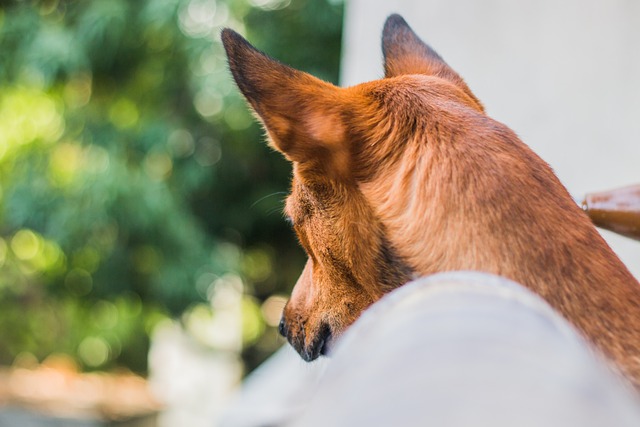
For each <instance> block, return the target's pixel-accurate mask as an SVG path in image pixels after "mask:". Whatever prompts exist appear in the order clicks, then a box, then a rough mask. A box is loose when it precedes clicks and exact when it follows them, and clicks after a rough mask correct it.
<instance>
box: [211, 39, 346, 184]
mask: <svg viewBox="0 0 640 427" xmlns="http://www.w3.org/2000/svg"><path fill="white" fill-rule="evenodd" d="M222 42H223V44H224V47H225V50H226V52H227V57H228V59H229V68H230V69H231V73H232V74H233V77H234V79H235V81H236V83H237V85H238V87H239V89H240V91H241V92H242V93H243V95H244V96H245V98H246V99H247V101H248V102H249V104H250V105H251V107H252V108H253V110H254V111H255V112H256V114H257V115H258V117H259V119H260V120H261V121H262V123H263V125H264V127H265V129H266V131H267V134H268V137H269V140H270V144H271V145H272V147H274V148H275V149H276V150H278V151H280V152H281V153H283V154H284V155H285V157H287V158H288V159H289V160H291V161H294V162H298V163H300V164H313V165H314V167H313V168H307V169H315V170H318V169H322V172H324V173H332V174H333V173H337V174H343V173H347V170H348V162H349V159H348V150H347V148H346V128H345V125H344V123H343V113H342V112H343V111H344V105H343V104H344V102H343V100H342V97H341V89H340V88H338V87H336V86H334V85H332V84H330V83H327V82H324V81H322V80H320V79H317V78H315V77H313V76H311V75H310V74H307V73H304V72H302V71H298V70H295V69H293V68H291V67H288V66H286V65H284V64H281V63H280V62H278V61H276V60H274V59H271V58H269V57H268V56H267V55H265V54H264V53H262V52H260V51H258V50H257V49H256V48H254V47H253V46H252V45H251V44H249V42H248V41H247V40H245V39H244V38H243V37H242V36H240V35H239V34H238V33H236V32H234V31H233V30H229V29H224V30H223V31H222ZM318 165H320V166H321V167H320V168H318ZM328 169H330V170H328Z"/></svg>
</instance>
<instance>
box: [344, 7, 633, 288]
mask: <svg viewBox="0 0 640 427" xmlns="http://www.w3.org/2000/svg"><path fill="white" fill-rule="evenodd" d="M393 12H397V13H400V14H401V15H402V16H403V17H404V18H405V19H406V20H407V22H408V23H409V25H411V27H412V28H413V29H414V30H415V31H416V32H417V33H418V35H420V36H421V37H422V39H423V40H425V41H426V42H427V43H429V44H430V45H431V46H432V47H433V48H434V49H435V50H436V51H437V52H438V53H440V55H441V56H442V57H443V58H444V59H445V60H446V61H447V62H448V63H449V65H451V66H452V67H453V68H454V69H455V70H456V71H458V73H459V74H460V75H461V76H462V77H463V78H464V79H465V80H466V82H467V83H468V85H469V87H470V88H471V90H472V91H474V93H475V94H476V96H478V97H479V98H480V100H481V101H482V102H483V103H484V104H485V107H486V109H487V112H488V114H489V115H491V116H492V117H493V118H495V119H497V120H499V121H501V122H503V123H505V124H507V125H508V126H509V127H511V128H512V129H513V130H515V131H516V132H517V133H518V134H519V135H520V137H521V138H522V139H523V140H524V142H526V143H527V144H529V146H531V147H532V148H533V149H534V150H535V151H536V152H537V153H538V154H539V155H540V156H541V157H542V158H543V159H545V160H546V161H547V162H548V163H550V164H551V166H552V167H553V168H554V169H555V171H556V173H557V175H558V176H559V177H560V179H561V181H562V182H563V183H564V184H565V185H566V186H567V188H568V189H569V191H570V192H571V193H572V194H573V195H574V197H575V198H577V199H581V198H582V196H583V195H584V194H585V193H587V192H593V191H599V190H606V189H611V188H615V187H621V186H625V185H629V184H635V183H640V1H637V0H537V1H521V0H415V1H411V0H347V9H346V20H345V36H344V41H343V45H344V48H343V55H344V56H343V62H342V64H343V69H342V82H343V85H345V86H348V85H352V84H356V83H359V82H362V81H366V80H372V79H376V78H379V77H381V76H382V75H383V71H382V62H381V60H382V53H381V48H380V35H381V31H382V26H383V23H384V20H385V19H386V17H387V16H388V15H389V14H391V13H393ZM603 234H604V235H605V237H606V238H607V240H608V241H609V243H610V244H611V245H612V247H613V248H614V249H615V250H616V251H617V252H618V254H619V255H620V256H621V258H622V259H623V261H625V262H626V264H627V265H628V266H629V268H630V269H631V270H632V271H633V272H634V274H636V276H637V277H640V243H638V242H635V241H632V240H629V239H626V238H623V237H619V236H615V235H613V234H612V233H608V232H605V233H603Z"/></svg>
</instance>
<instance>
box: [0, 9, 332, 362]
mask: <svg viewBox="0 0 640 427" xmlns="http://www.w3.org/2000/svg"><path fill="white" fill-rule="evenodd" d="M341 15H342V4H341V2H340V1H335V0H334V1H330V0H292V1H286V0H252V1H246V0H244V1H240V0H138V1H125V0H91V1H77V0H42V1H36V0H31V1H29V0H22V1H0V208H1V209H0V363H4V364H10V363H12V362H13V361H14V360H15V358H16V357H18V358H19V357H22V356H24V355H25V354H27V355H33V356H35V357H36V358H38V359H40V360H42V359H43V358H45V357H47V356H48V355H50V354H53V353H65V354H68V355H70V356H72V357H73V358H74V359H76V360H77V362H78V363H79V364H80V365H81V366H82V367H83V368H85V369H109V368H112V367H115V366H125V367H128V368H131V369H133V370H136V371H142V372H144V370H145V369H146V357H147V356H146V355H147V350H148V345H149V336H150V333H151V331H152V329H153V327H154V325H155V324H156V323H157V322H158V321H160V320H162V319H164V318H167V317H174V318H181V319H183V321H185V319H186V317H185V316H187V315H185V314H184V313H188V314H189V316H191V317H189V319H194V318H198V316H200V317H202V316H204V317H207V316H215V310H216V307H215V304H207V301H208V300H209V299H211V296H212V295H213V294H214V293H215V291H216V287H217V286H218V284H219V283H222V282H225V280H226V281H227V282H228V275H229V274H231V275H236V276H237V275H240V277H241V278H242V279H243V280H242V283H243V287H242V291H241V292H242V293H243V295H244V296H243V300H242V301H243V302H242V307H243V308H242V312H243V313H244V317H243V319H244V321H243V332H242V336H243V342H244V347H243V350H242V351H243V356H244V358H245V361H246V362H247V365H248V367H249V368H252V367H253V366H255V365H256V364H257V363H258V362H259V361H261V360H262V359H263V358H264V357H266V356H267V355H268V354H269V353H270V352H272V351H273V350H274V349H275V347H276V346H277V345H279V344H280V343H281V341H278V340H277V339H276V335H277V334H276V332H275V328H274V327H273V326H272V325H273V323H274V321H273V319H271V320H269V319H268V317H269V316H268V315H265V314H264V312H265V311H264V310H261V309H260V308H261V307H262V308H264V304H263V302H264V301H265V300H266V299H267V297H268V296H269V295H271V294H278V293H280V294H286V293H287V292H288V291H289V290H290V288H291V286H292V285H293V283H294V282H295V280H296V278H297V275H298V274H299V272H300V270H301V266H302V263H303V255H302V253H301V251H300V250H299V249H298V248H297V244H296V243H295V239H294V236H293V234H292V232H291V231H290V230H289V229H288V227H287V226H286V225H285V224H284V222H283V221H282V219H281V214H280V210H281V208H282V200H283V197H284V195H285V192H286V191H287V190H288V180H289V174H290V167H289V165H288V164H287V162H286V161H284V159H282V158H281V156H279V155H278V154H276V153H273V152H271V150H270V149H269V148H267V147H266V145H265V144H264V143H263V135H262V130H261V129H260V128H259V126H258V125H257V124H256V123H255V121H254V120H253V118H252V117H251V114H250V113H249V111H248V109H247V107H246V105H245V103H244V101H243V100H242V99H241V97H240V95H239V93H238V91H237V89H236V88H235V86H234V84H233V82H232V80H231V78H230V76H229V73H228V70H227V66H226V59H225V56H224V53H223V49H222V46H221V44H220V42H219V31H220V29H221V28H222V27H223V26H229V27H232V28H235V29H236V30H238V31H239V32H241V33H244V34H245V35H246V36H247V37H248V38H249V40H251V41H252V42H254V43H255V44H256V46H257V47H259V48H260V49H263V50H265V51H266V52H268V53H269V54H270V55H271V56H273V57H276V58H278V59H280V60H282V61H283V62H285V63H288V64H290V65H292V66H294V67H296V68H300V69H303V70H306V71H309V72H311V73H313V74H315V75H317V76H318V77H321V78H324V79H326V80H329V81H332V82H336V81H337V77H338V64H339V52H340V38H341V26H342V25H341V24H342V19H341ZM225 277H227V279H225ZM232 277H235V276H232ZM220 286H222V285H220ZM272 311H273V310H272ZM203 313H204V314H203ZM261 313H262V314H261ZM194 316H195V317H194ZM271 317H273V315H271ZM265 319H266V322H265ZM187 323H188V322H187ZM268 324H271V326H269V325H268Z"/></svg>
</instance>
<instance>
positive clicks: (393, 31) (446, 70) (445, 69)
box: [382, 14, 484, 112]
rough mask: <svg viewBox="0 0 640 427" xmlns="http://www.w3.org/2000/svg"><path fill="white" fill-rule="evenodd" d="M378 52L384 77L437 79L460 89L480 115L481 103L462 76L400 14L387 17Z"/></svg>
mask: <svg viewBox="0 0 640 427" xmlns="http://www.w3.org/2000/svg"><path fill="white" fill-rule="evenodd" d="M382 53H383V55H384V71H385V77H395V76H402V75H409V74H425V75H428V76H434V77H439V78H441V79H443V80H446V81H448V82H450V83H453V84H454V85H456V86H457V87H458V88H460V89H462V91H463V92H464V93H465V94H466V95H467V96H469V98H471V100H472V101H473V103H474V104H475V107H476V108H477V109H478V110H479V111H481V112H484V107H483V106H482V103H481V102H480V100H479V99H478V98H476V96H475V95H474V94H473V92H471V89H469V87H468V86H467V84H466V83H465V82H464V80H463V79H462V77H460V76H459V75H458V73H456V72H455V71H453V69H452V68H451V67H449V65H448V64H447V63H446V62H445V61H444V60H443V59H442V57H441V56H440V55H438V53H437V52H436V51H435V50H433V49H432V48H431V46H429V45H428V44H426V43H425V42H423V41H422V40H421V39H420V37H418V36H417V35H416V33H415V32H414V31H413V30H412V29H411V27H410V26H409V24H407V22H406V21H405V20H404V19H403V18H402V17H401V16H400V15H397V14H394V15H391V16H389V17H388V18H387V21H386V22H385V24H384V29H383V30H382Z"/></svg>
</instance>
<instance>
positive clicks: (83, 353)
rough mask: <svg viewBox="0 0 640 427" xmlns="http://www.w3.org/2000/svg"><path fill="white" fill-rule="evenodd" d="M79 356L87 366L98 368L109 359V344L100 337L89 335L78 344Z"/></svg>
mask: <svg viewBox="0 0 640 427" xmlns="http://www.w3.org/2000/svg"><path fill="white" fill-rule="evenodd" d="M78 356H79V357H80V359H81V360H82V361H83V362H84V363H85V364H86V365H87V366H90V367H93V368H97V367H99V366H101V365H104V364H105V363H106V362H107V360H108V359H109V344H107V342H106V341H105V340H104V339H102V338H100V337H87V338H85V339H84V340H82V342H81V343H80V345H79V346H78Z"/></svg>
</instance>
